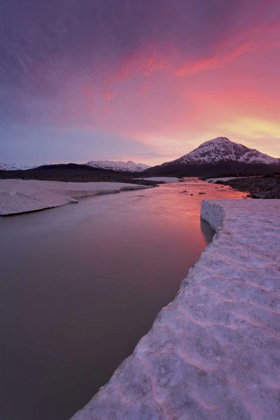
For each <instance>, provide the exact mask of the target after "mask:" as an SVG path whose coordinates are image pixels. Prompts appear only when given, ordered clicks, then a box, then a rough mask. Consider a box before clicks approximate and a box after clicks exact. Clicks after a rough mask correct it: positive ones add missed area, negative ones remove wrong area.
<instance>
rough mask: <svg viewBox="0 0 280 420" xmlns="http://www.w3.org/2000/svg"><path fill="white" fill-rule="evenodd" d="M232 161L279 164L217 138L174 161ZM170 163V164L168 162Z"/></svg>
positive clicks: (274, 160) (238, 145)
mask: <svg viewBox="0 0 280 420" xmlns="http://www.w3.org/2000/svg"><path fill="white" fill-rule="evenodd" d="M223 161H234V162H243V163H264V164H266V165H273V164H279V163H280V160H279V159H276V158H273V157H271V156H268V155H265V154H264V153H261V152H258V150H255V149H249V148H248V147H246V146H243V145H242V144H238V143H234V142H233V141H231V140H229V139H228V138H226V137H217V138H216V139H214V140H209V141H206V142H204V143H202V144H201V145H200V146H198V147H197V148H196V149H194V150H193V151H192V152H190V153H188V154H186V155H184V156H182V157H180V158H179V159H176V160H174V161H173V162H178V163H182V164H185V163H201V164H202V163H212V164H213V163H219V162H223ZM169 163H170V162H169Z"/></svg>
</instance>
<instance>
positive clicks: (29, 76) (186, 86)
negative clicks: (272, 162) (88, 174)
mask: <svg viewBox="0 0 280 420" xmlns="http://www.w3.org/2000/svg"><path fill="white" fill-rule="evenodd" d="M0 104H1V106H0V162H2V163H12V162H15V163H18V164H27V165H28V164H30V165H31V164H43V163H55V162H69V161H74V162H86V161H89V160H99V159H112V160H134V161H137V162H143V163H147V164H151V165H154V164H158V163H162V162H165V161H168V160H172V159H175V158H177V157H179V156H181V155H183V154H186V153H188V152H189V151H191V150H192V149H194V148H195V147H197V146H198V145H199V144H200V143H202V142H204V141H206V140H209V139H212V138H215V137H218V136H226V137H228V138H230V139H231V140H233V141H236V142H240V143H243V144H245V145H246V146H249V147H254V148H257V149H259V150H260V151H262V152H264V153H267V154H270V155H271V156H275V157H280V1H279V0H276V1H274V0H67V1H66V0H10V1H6V2H2V3H1V6H0Z"/></svg>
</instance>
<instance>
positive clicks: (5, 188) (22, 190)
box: [0, 179, 154, 216]
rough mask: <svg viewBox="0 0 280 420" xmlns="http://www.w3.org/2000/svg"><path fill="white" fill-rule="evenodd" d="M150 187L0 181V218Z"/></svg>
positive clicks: (124, 184) (121, 184)
mask: <svg viewBox="0 0 280 420" xmlns="http://www.w3.org/2000/svg"><path fill="white" fill-rule="evenodd" d="M148 188H154V187H153V186H147V185H140V184H128V183H121V182H87V183H84V182H83V183H78V182H73V183H71V182H68V183H64V182H59V181H39V180H21V179H6V180H2V179H1V180H0V216H11V215H16V214H23V213H30V212H34V211H40V210H46V209H51V208H55V207H60V206H64V205H66V204H71V203H78V199H79V198H82V197H87V196H94V195H100V194H114V193H120V192H122V191H133V190H143V189H148Z"/></svg>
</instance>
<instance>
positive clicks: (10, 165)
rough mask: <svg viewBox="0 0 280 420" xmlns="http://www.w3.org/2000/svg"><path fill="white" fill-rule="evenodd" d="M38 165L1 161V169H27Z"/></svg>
mask: <svg viewBox="0 0 280 420" xmlns="http://www.w3.org/2000/svg"><path fill="white" fill-rule="evenodd" d="M33 168H36V166H26V165H23V166H22V165H16V164H15V163H0V171H25V170H27V169H33Z"/></svg>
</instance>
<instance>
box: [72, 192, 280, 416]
mask: <svg viewBox="0 0 280 420" xmlns="http://www.w3.org/2000/svg"><path fill="white" fill-rule="evenodd" d="M279 216H280V200H206V201H204V202H203V203H202V218H203V219H205V220H206V221H208V222H209V223H210V224H211V226H212V227H213V228H214V229H215V230H216V231H217V233H216V235H215V237H214V240H213V242H212V243H211V244H210V245H209V246H208V247H207V248H206V250H205V251H204V252H203V253H202V256H201V257H200V259H199V261H198V263H197V264H196V265H195V266H194V267H193V268H192V269H191V270H190V272H189V275H188V277H187V278H186V279H185V280H184V281H183V282H182V285H181V288H180V291H179V292H178V294H177V296H176V298H175V300H174V301H173V302H172V303H171V304H169V305H168V306H166V307H165V308H164V309H162V310H161V312H160V313H159V315H158V316H157V319H156V320H155V322H154V324H153V327H152V329H151V330H150V331H149V333H148V334H147V335H146V336H144V337H143V338H142V339H141V340H140V342H139V344H138V345H137V347H136V349H135V351H134V353H133V354H132V355H131V356H130V357H129V358H128V359H126V360H125V361H124V362H123V363H122V364H121V366H120V367H119V368H118V369H117V370H116V372H115V373H114V375H113V376H112V378H111V380H110V381H109V383H108V384H107V385H106V386H105V387H103V388H101V390H100V391H99V393H98V394H97V395H96V396H95V397H94V398H93V399H92V400H91V401H90V402H89V403H88V404H87V405H86V407H85V408H84V409H82V410H81V411H79V412H78V413H77V414H76V415H75V416H74V417H73V418H72V419H73V420H97V419H102V420H105V419H110V420H113V419H114V420H115V419H119V420H132V419H133V420H151V419H153V420H171V419H172V420H268V419H269V420H279V419H280V404H279V402H280V217H279ZM143 310H145V308H143ZM112 351H113V349H112ZM81 386H82V385H81Z"/></svg>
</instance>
